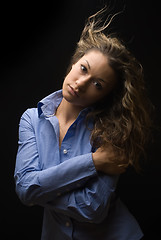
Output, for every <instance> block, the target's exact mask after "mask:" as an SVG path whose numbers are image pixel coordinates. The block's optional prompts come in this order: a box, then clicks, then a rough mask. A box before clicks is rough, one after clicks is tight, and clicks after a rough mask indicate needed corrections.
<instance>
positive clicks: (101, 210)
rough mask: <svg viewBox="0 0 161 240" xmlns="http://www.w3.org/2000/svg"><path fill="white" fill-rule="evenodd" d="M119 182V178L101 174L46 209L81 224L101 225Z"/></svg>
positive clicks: (56, 200) (49, 204) (50, 203)
mask: <svg viewBox="0 0 161 240" xmlns="http://www.w3.org/2000/svg"><path fill="white" fill-rule="evenodd" d="M117 181H118V176H108V175H104V174H101V173H100V174H98V176H96V177H95V178H92V179H91V180H89V181H88V182H87V183H86V185H85V186H84V187H80V188H79V189H76V190H73V191H70V192H69V193H67V194H64V195H62V196H60V197H58V198H56V199H55V200H54V201H52V202H49V203H47V204H46V207H47V208H49V209H51V210H54V211H55V212H58V213H62V214H64V215H66V216H68V217H72V218H74V219H76V220H78V221H80V222H90V223H100V222H102V221H103V220H104V218H105V217H106V216H107V214H108V210H109V206H110V201H111V197H112V196H113V194H114V192H115V189H116V185H117Z"/></svg>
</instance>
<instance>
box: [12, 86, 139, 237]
mask: <svg viewBox="0 0 161 240" xmlns="http://www.w3.org/2000/svg"><path fill="white" fill-rule="evenodd" d="M61 100H62V91H61V90H59V91H57V92H55V93H52V94H50V95H49V96H47V97H46V98H44V99H43V100H42V101H41V102H39V103H38V107H37V108H32V109H28V110H26V111H25V112H24V114H23V115H22V117H21V120H20V126H19V142H18V143H19V147H18V152H17V158H16V166H15V175H14V176H15V182H16V192H17V194H18V196H19V198H20V200H21V201H22V202H23V203H24V204H26V205H29V206H32V205H40V206H43V207H44V218H43V229H42V237H41V239H42V240H66V239H68V240H72V239H74V240H82V239H83V240H98V239H100V240H113V239H116V240H137V239H140V238H141V237H142V235H143V234H142V231H141V229H140V227H139V225H138V223H137V221H136V220H135V218H134V217H133V216H132V215H131V214H130V212H129V211H128V209H127V208H126V207H125V205H124V204H123V203H122V202H121V201H120V200H119V199H118V198H116V197H115V189H116V185H117V181H118V176H110V175H105V174H103V173H99V172H97V171H96V169H95V166H94V163H93V159H92V151H93V150H92V146H91V144H90V129H88V128H87V125H86V122H85V117H86V115H87V113H88V112H89V111H90V109H89V108H87V109H84V110H82V111H81V112H80V114H79V116H78V117H77V119H76V120H75V122H74V123H73V124H72V125H71V126H70V128H69V129H68V131H67V133H66V135H65V137H64V139H63V141H62V144H61V147H59V122H58V119H57V117H56V116H55V115H54V113H55V112H56V109H57V107H58V106H59V104H60V102H61ZM90 127H92V123H91V126H90Z"/></svg>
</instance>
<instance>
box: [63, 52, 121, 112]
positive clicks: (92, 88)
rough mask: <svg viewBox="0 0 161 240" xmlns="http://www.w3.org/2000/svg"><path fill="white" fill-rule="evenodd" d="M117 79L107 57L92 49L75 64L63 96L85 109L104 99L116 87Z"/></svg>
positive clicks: (65, 83)
mask: <svg viewBox="0 0 161 240" xmlns="http://www.w3.org/2000/svg"><path fill="white" fill-rule="evenodd" d="M116 81H117V79H116V75H115V72H114V70H113V69H112V68H111V67H110V66H109V64H108V59H107V57H106V56H104V55H103V54H102V53H101V52H99V51H97V50H91V51H89V52H88V53H87V54H85V55H84V56H83V57H82V58H81V59H79V61H78V62H76V63H75V64H73V66H72V68H71V71H70V72H69V73H68V75H67V76H66V77H65V80H64V83H63V97H64V98H65V100H66V101H68V102H70V103H71V104H74V105H77V106H78V107H79V108H82V109H83V108H85V107H88V106H91V105H93V104H94V103H96V102H98V101H101V100H103V99H104V98H105V97H106V96H107V95H108V94H109V93H110V92H111V90H112V89H113V88H114V87H115V85H116Z"/></svg>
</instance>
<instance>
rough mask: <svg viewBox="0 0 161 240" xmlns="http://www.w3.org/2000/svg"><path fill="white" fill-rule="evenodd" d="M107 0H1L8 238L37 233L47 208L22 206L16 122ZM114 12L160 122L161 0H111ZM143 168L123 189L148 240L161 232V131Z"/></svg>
mask: <svg viewBox="0 0 161 240" xmlns="http://www.w3.org/2000/svg"><path fill="white" fill-rule="evenodd" d="M105 2H107V3H108V2H109V1H101V0H88V1H87V0H79V1H78V0H71V1H42V2H41V1H40V2H37V3H36V2H35V1H31V2H30V1H21V2H19V3H18V2H15V1H12V2H10V3H9V2H7V1H5V3H3V4H2V3H1V29H0V31H1V44H0V46H1V66H2V69H1V102H0V110H1V111H0V113H1V116H0V117H1V133H2V134H1V136H2V137H1V152H2V158H1V201H2V203H1V220H2V223H3V225H2V226H1V231H2V233H3V237H2V238H3V239H11V237H16V238H15V239H17V240H18V239H31V240H32V239H34V240H39V239H40V234H41V225H42V213H43V210H42V209H41V207H38V206H35V207H30V208H29V207H26V206H23V205H22V204H21V203H20V201H19V199H18V198H17V196H16V194H15V190H14V188H15V186H14V180H13V174H14V166H15V157H16V151H17V139H18V123H19V119H20V116H21V115H22V113H23V112H24V111H25V110H26V109H27V108H30V107H35V106H36V104H37V102H38V101H39V100H41V99H42V98H43V97H45V96H46V95H48V94H50V93H51V92H53V91H55V90H57V89H60V88H61V85H62V81H63V78H64V74H65V71H66V68H67V66H68V63H69V60H70V56H71V54H72V53H73V50H74V48H75V44H76V42H77V41H78V39H79V36H80V33H81V30H82V29H83V26H84V22H85V19H86V18H87V17H88V16H89V15H91V14H93V13H95V12H96V11H97V10H99V9H100V8H101V7H102V6H103V3H105ZM110 5H111V7H112V9H113V10H112V11H113V13H114V12H116V11H120V10H122V9H123V8H124V5H125V10H124V13H123V14H121V15H120V16H119V17H117V18H116V19H115V20H114V22H113V24H112V26H111V27H112V31H114V32H117V33H118V35H119V37H121V38H122V39H123V40H124V41H125V42H126V44H127V47H128V48H129V49H130V50H131V51H132V52H133V53H134V55H135V56H136V57H137V58H138V59H139V60H140V61H141V63H142V65H143V67H144V70H145V79H146V82H147V86H148V91H149V96H150V98H151V100H152V102H153V104H154V105H155V107H156V120H155V126H159V124H160V119H161V114H160V100H161V94H160V88H161V84H160V81H161V78H160V69H161V66H160V65H161V61H160V55H161V44H160V43H161V37H160V36H161V35H160V20H161V17H160V15H161V14H160V3H159V1H155V0H154V1H139V0H130V1H126V0H124V1H123V0H120V1H119V0H118V1H117V0H115V1H110ZM153 135H154V141H153V143H151V144H150V145H149V148H148V159H147V160H148V163H147V165H146V166H145V172H144V174H143V175H138V174H136V173H135V172H134V171H132V170H128V171H127V172H126V173H125V174H123V175H122V176H121V178H120V182H119V185H118V192H119V193H120V196H121V199H122V200H123V201H124V202H125V203H126V205H127V206H128V207H129V209H130V211H131V212H132V213H133V215H134V216H135V217H136V218H137V220H138V222H139V223H140V225H141V227H142V229H143V231H144V233H145V239H155V240H157V239H161V235H160V228H161V220H160V219H161V206H160V205H161V196H160V190H161V173H160V172H161V163H160V161H161V160H160V158H161V151H160V133H159V131H157V130H154V134H153Z"/></svg>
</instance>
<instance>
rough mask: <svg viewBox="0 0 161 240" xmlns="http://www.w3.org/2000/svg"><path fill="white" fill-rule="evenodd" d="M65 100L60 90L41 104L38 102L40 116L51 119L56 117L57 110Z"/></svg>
mask: <svg viewBox="0 0 161 240" xmlns="http://www.w3.org/2000/svg"><path fill="white" fill-rule="evenodd" d="M62 98H63V95H62V90H58V91H56V92H54V93H51V94H50V95H48V96H47V97H45V98H43V99H42V100H41V101H40V102H38V105H37V108H38V116H39V117H41V116H46V117H50V116H51V115H54V114H55V112H56V109H57V108H58V106H59V104H60V103H61V101H62Z"/></svg>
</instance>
